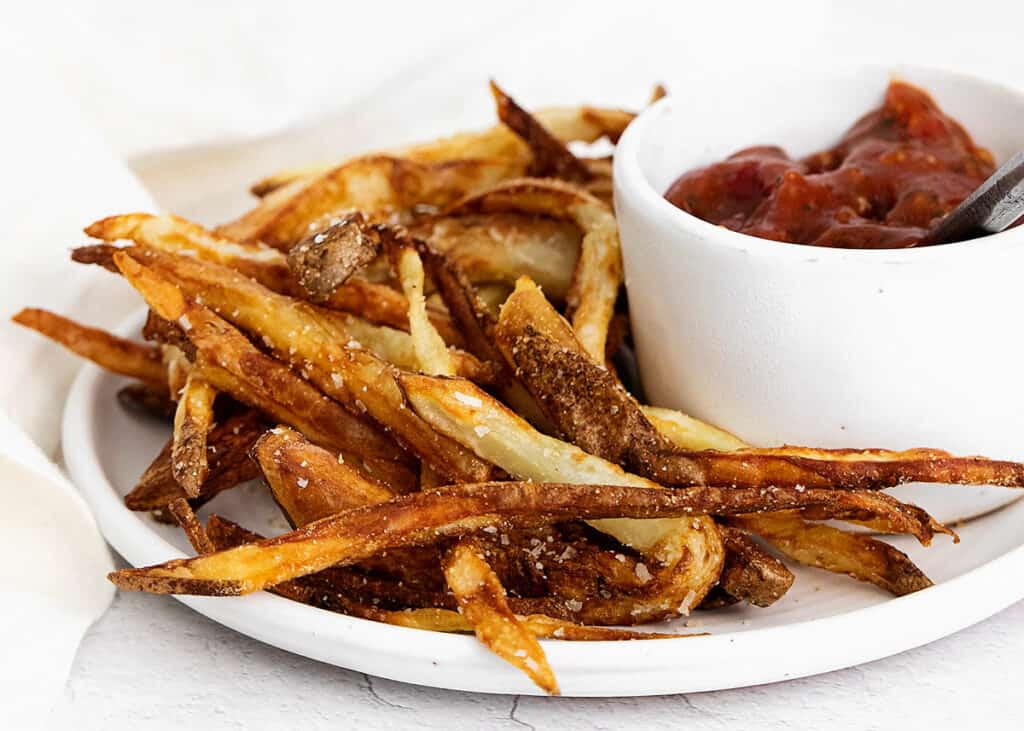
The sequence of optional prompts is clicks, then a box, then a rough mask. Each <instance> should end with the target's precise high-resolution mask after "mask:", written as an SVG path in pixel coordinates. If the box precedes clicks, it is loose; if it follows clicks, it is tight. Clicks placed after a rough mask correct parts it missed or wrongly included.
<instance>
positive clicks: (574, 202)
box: [448, 179, 622, 363]
mask: <svg viewBox="0 0 1024 731" xmlns="http://www.w3.org/2000/svg"><path fill="white" fill-rule="evenodd" d="M494 211H515V212H521V213H531V214H535V215H544V216H552V217H554V218H559V219H563V220H570V221H572V222H573V223H575V224H576V225H577V226H578V227H579V229H580V230H581V231H582V232H583V240H582V242H581V243H580V256H579V259H578V261H577V263H576V268H575V270H574V271H573V281H572V286H571V287H570V290H569V293H568V296H567V300H568V304H569V309H570V311H571V320H572V326H573V330H574V331H575V332H576V335H577V337H578V338H579V340H580V342H581V343H582V344H583V348H584V350H585V351H586V352H587V353H588V354H589V355H590V356H591V357H592V358H594V359H595V360H596V361H597V362H599V363H600V362H603V360H604V353H605V340H606V339H607V337H608V324H609V322H610V321H611V318H612V314H613V313H614V311H615V300H616V299H617V298H618V294H619V286H620V285H621V284H622V259H621V254H620V251H619V230H618V227H617V226H616V223H615V216H614V215H613V214H612V210H611V208H610V207H609V206H608V204H606V203H604V202H602V201H600V200H598V199H597V198H595V197H594V196H592V195H590V194H588V193H586V192H583V191H581V190H578V189H576V188H574V187H573V186H571V185H568V184H566V183H562V182H559V181H556V180H538V179H522V180H510V181H506V182H503V183H500V184H498V185H495V186H493V187H491V188H489V189H488V190H485V191H483V192H482V193H479V194H477V195H475V196H471V197H469V198H466V199H463V200H462V201H460V202H459V203H457V204H456V205H455V206H453V207H452V208H451V209H450V210H449V211H448V213H449V214H462V213H468V212H494Z"/></svg>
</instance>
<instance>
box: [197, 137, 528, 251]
mask: <svg viewBox="0 0 1024 731" xmlns="http://www.w3.org/2000/svg"><path fill="white" fill-rule="evenodd" d="M524 171H525V168H524V167H523V165H522V163H520V162H518V161H515V160H508V159H501V158H491V159H486V160H485V159H462V160H449V161H441V162H417V161H415V160H411V159H407V158H401V157H394V156H389V155H369V156H366V157H360V158H356V159H354V160H350V161H349V162H346V163H343V164H341V165H339V166H338V167H336V168H334V169H332V170H330V171H328V172H325V173H323V174H321V175H318V176H316V177H314V178H310V179H299V180H296V181H295V182H293V183H289V184H288V185H286V186H284V187H281V188H278V189H277V190H275V191H274V192H273V193H271V194H269V195H267V196H266V197H264V198H263V199H261V201H260V203H259V205H258V206H257V207H256V208H254V209H253V210H252V211H250V212H249V213H246V214H245V215H243V216H242V217H241V218H239V219H238V220H236V221H233V222H231V223H228V224H225V225H223V226H220V227H218V229H217V233H218V234H220V235H222V236H225V237H227V238H231V239H235V240H237V241H263V242H264V243H266V244H269V245H270V246H273V247H276V248H278V249H282V250H283V251H287V250H288V249H290V248H291V247H292V246H293V245H294V244H296V243H297V242H298V241H300V240H301V239H302V238H304V237H305V236H306V235H307V234H308V233H309V232H310V230H315V229H317V228H320V227H321V224H322V223H324V222H325V221H329V220H330V218H331V217H332V216H339V215H343V214H344V213H346V212H348V211H353V210H358V211H363V212H365V213H367V214H368V215H377V216H380V215H386V216H396V215H397V216H402V215H405V214H408V213H409V212H411V211H412V209H413V208H415V207H417V206H433V207H436V208H443V207H444V206H447V205H449V204H450V203H452V202H454V201H456V200H458V199H459V198H461V197H462V196H464V195H467V194H469V193H473V192H475V191H478V190H482V189H484V188H486V187H488V186H490V185H493V184H494V183H497V182H498V181H500V180H505V179H508V178H511V177H515V176H518V175H522V174H523V172H524Z"/></svg>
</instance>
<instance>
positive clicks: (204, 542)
mask: <svg viewBox="0 0 1024 731" xmlns="http://www.w3.org/2000/svg"><path fill="white" fill-rule="evenodd" d="M167 511H168V512H169V513H170V514H171V515H173V516H174V519H175V520H176V521H178V525H180V526H181V529H182V530H183V531H185V535H186V536H187V537H188V542H189V543H191V544H192V548H194V549H195V551H196V553H197V554H199V555H202V554H204V553H213V552H214V551H216V550H217V549H216V547H214V545H213V542H212V541H211V540H210V537H209V536H208V535H206V531H205V530H203V525H202V523H200V522H199V519H198V518H197V517H196V514H195V513H194V512H192V506H191V505H189V504H188V500H186V499H185V498H176V499H175V500H172V501H171V502H170V503H168V505H167Z"/></svg>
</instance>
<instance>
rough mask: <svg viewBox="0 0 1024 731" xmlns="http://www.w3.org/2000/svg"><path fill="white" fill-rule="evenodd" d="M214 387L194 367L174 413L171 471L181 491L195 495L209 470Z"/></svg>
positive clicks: (197, 494)
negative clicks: (207, 458) (208, 449)
mask: <svg viewBox="0 0 1024 731" xmlns="http://www.w3.org/2000/svg"><path fill="white" fill-rule="evenodd" d="M216 397H217V391H216V389H214V388H213V386H211V385H210V384H209V383H207V382H206V381H204V380H203V379H202V377H201V376H200V375H198V374H197V373H195V372H194V371H193V372H192V373H190V374H189V376H188V378H187V380H186V381H185V387H184V389H182V392H181V395H180V396H179V398H178V408H177V411H175V414H174V436H173V437H172V445H173V446H172V447H171V471H172V472H173V473H174V479H175V480H176V481H177V482H178V484H179V485H181V487H182V489H183V490H184V491H185V494H186V495H187V496H188V497H190V498H194V497H199V490H200V488H201V487H202V485H203V482H205V481H206V477H207V475H208V474H209V465H208V464H207V461H206V435H207V432H209V430H210V428H211V427H212V426H213V402H214V399H215V398H216Z"/></svg>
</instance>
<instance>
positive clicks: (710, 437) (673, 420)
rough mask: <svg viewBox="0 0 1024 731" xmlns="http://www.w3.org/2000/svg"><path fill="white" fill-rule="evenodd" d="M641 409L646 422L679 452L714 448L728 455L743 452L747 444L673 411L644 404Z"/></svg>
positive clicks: (724, 432)
mask: <svg viewBox="0 0 1024 731" xmlns="http://www.w3.org/2000/svg"><path fill="white" fill-rule="evenodd" d="M640 410H641V411H642V412H643V414H644V416H646V417H647V420H648V421H650V422H651V423H652V424H653V425H654V427H655V428H656V429H657V430H658V431H659V432H661V434H662V436H664V437H665V438H666V439H668V440H669V441H670V442H672V443H673V444H674V445H676V446H677V447H679V448H680V449H686V450H692V451H697V452H700V451H704V450H707V449H714V450H717V451H719V452H728V451H729V450H732V449H743V448H745V447H746V446H747V443H746V442H744V441H743V440H741V439H740V438H739V437H737V436H734V435H732V434H730V433H729V432H727V431H725V430H724V429H719V428H718V427H717V426H712V425H711V424H708V423H707V422H704V421H701V420H700V419H694V418H693V417H692V416H687V415H686V414H683V413H681V412H679V411H675V410H673V409H664V408H660V407H658V406H646V405H641V406H640Z"/></svg>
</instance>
